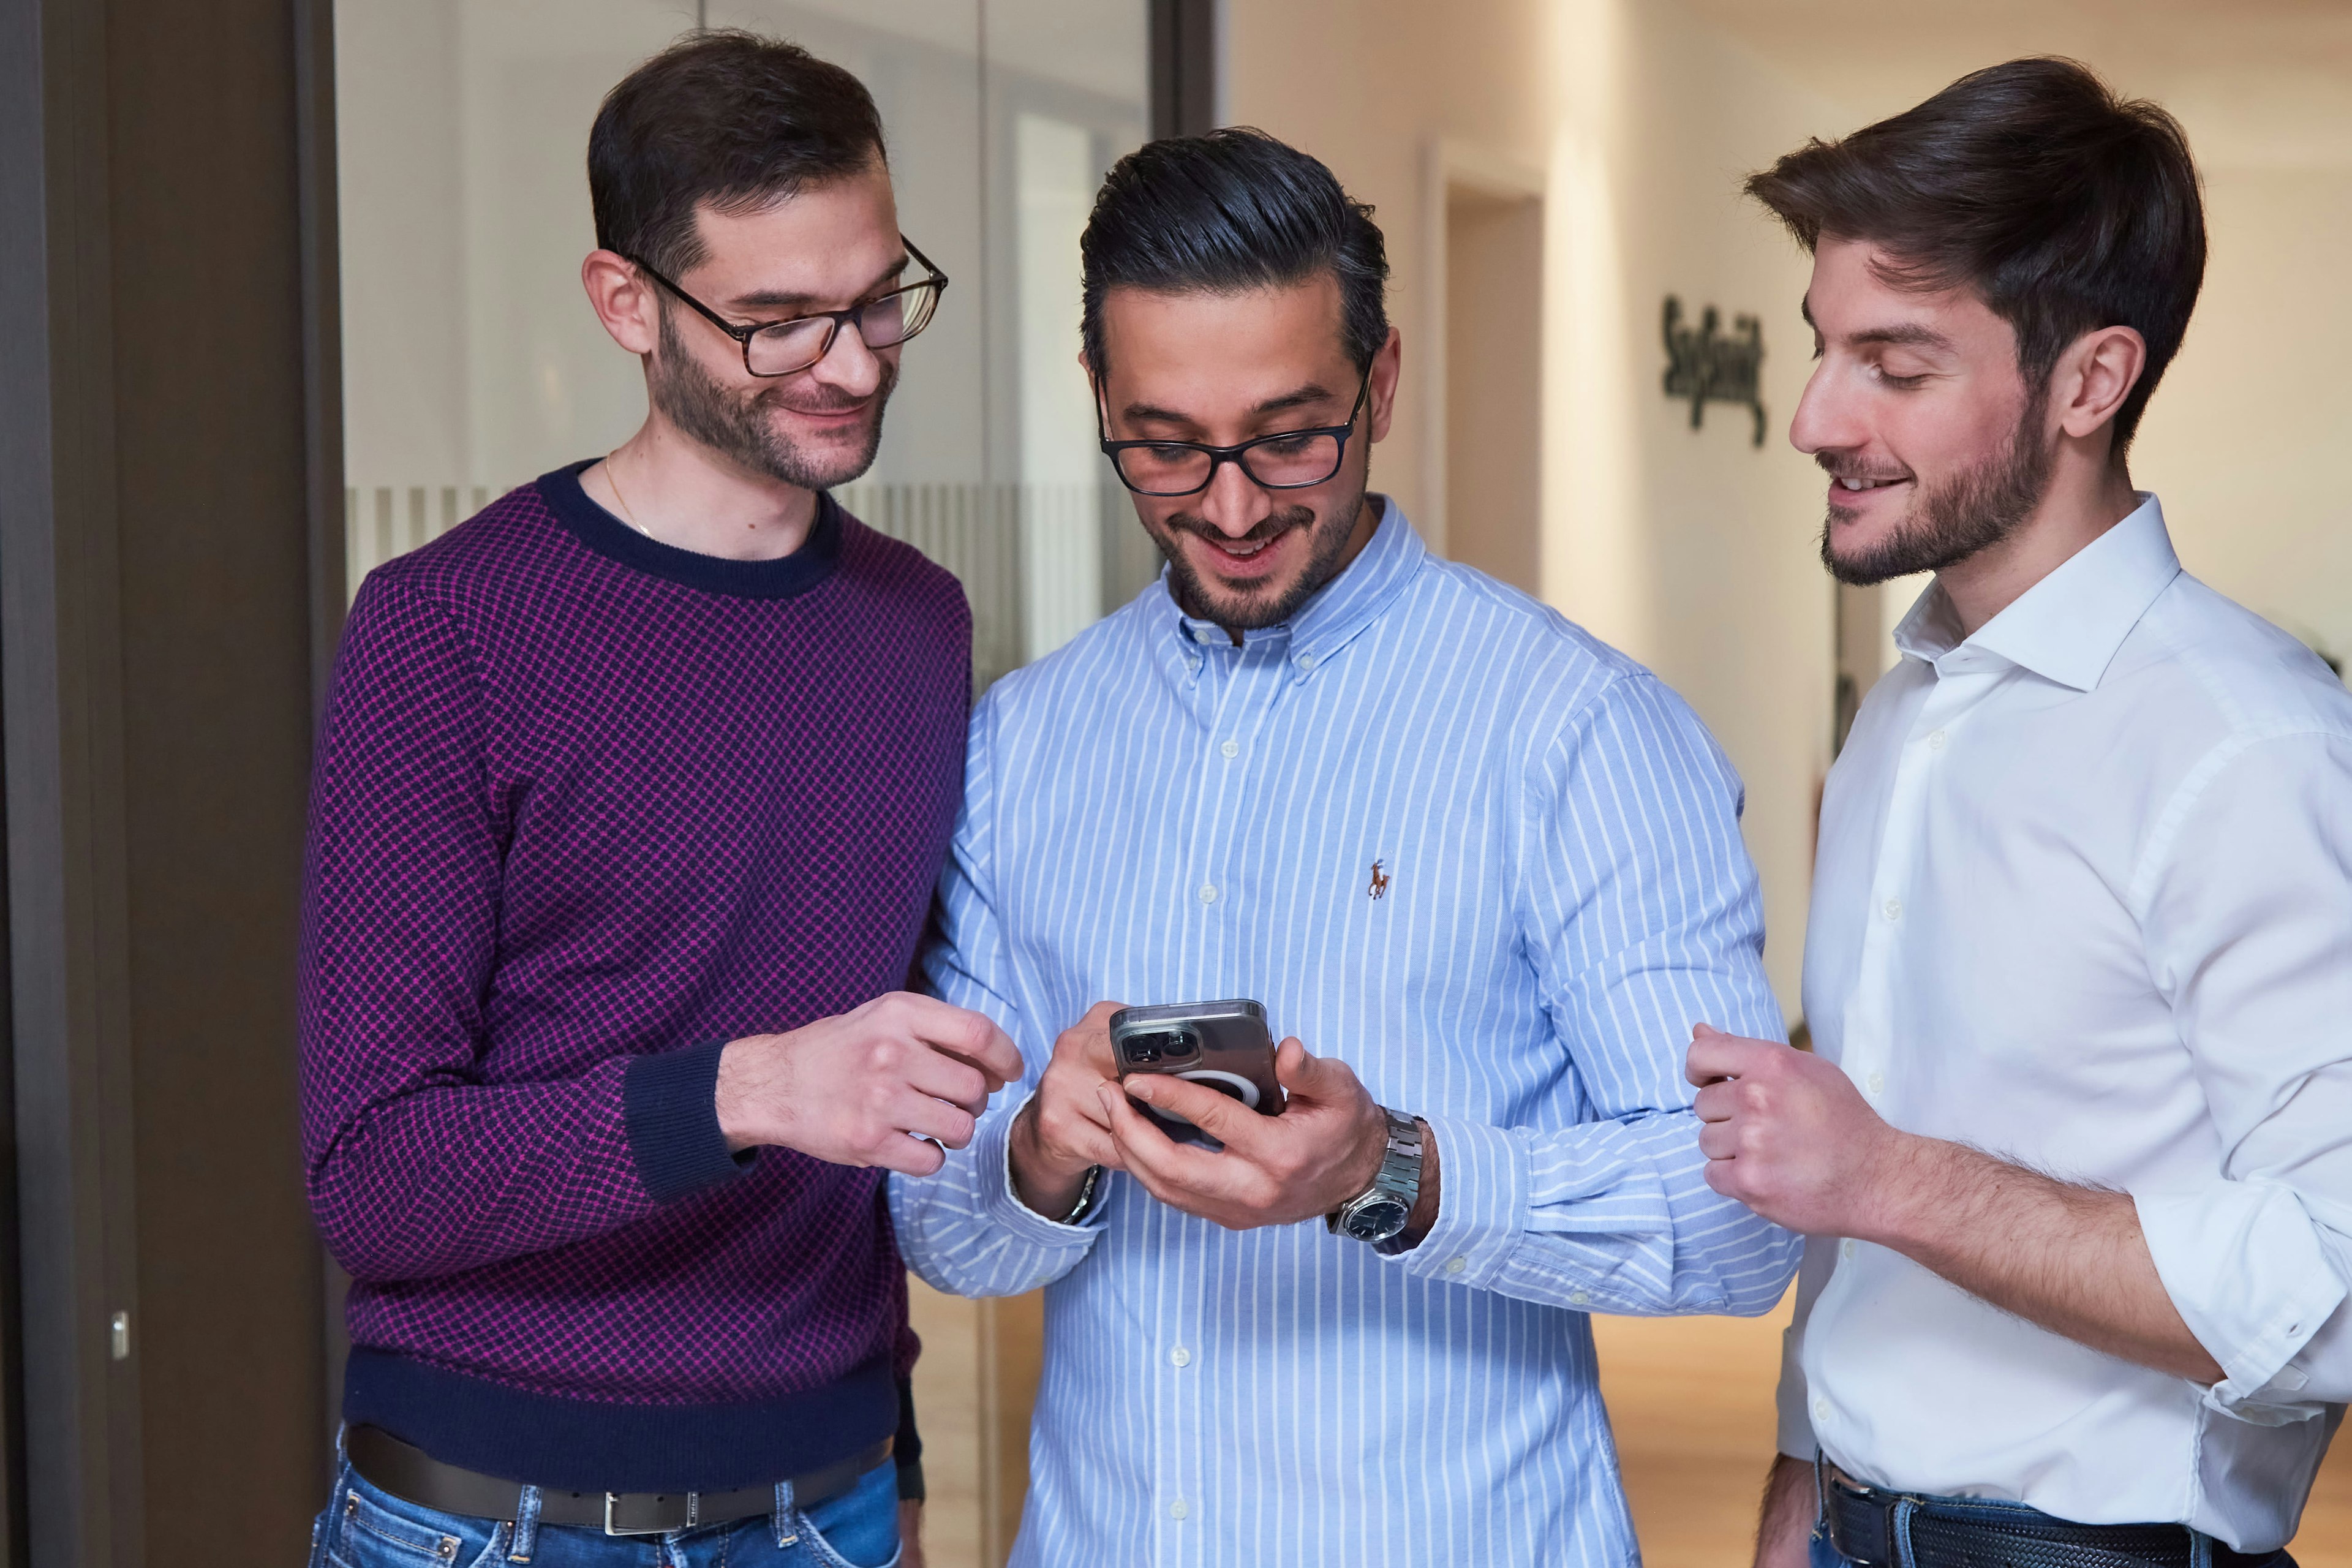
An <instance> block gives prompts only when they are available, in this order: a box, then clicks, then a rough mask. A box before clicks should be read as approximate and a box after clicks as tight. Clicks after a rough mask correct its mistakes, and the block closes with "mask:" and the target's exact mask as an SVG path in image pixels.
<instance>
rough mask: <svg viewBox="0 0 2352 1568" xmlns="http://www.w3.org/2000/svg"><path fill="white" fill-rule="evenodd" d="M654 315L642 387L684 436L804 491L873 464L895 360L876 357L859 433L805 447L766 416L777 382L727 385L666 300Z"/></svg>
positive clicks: (777, 395) (777, 396)
mask: <svg viewBox="0 0 2352 1568" xmlns="http://www.w3.org/2000/svg"><path fill="white" fill-rule="evenodd" d="M661 317H662V321H661V352H660V353H656V354H655V355H654V357H653V360H652V363H651V364H650V366H649V369H650V371H651V374H650V375H649V376H648V377H647V378H646V395H647V397H648V398H649V399H650V401H651V402H652V404H653V405H654V406H655V407H656V409H658V410H660V411H661V414H662V416H663V417H664V418H666V419H667V420H668V421H669V422H670V423H671V424H673V425H675V426H677V427H678V428H679V429H680V430H683V431H684V432H686V434H687V435H688V436H690V437H693V438H694V439H695V440H697V441H698V442H700V443H701V444H702V445H704V446H705V447H709V448H710V449H711V450H712V451H714V452H716V453H718V454H719V456H720V457H722V458H729V459H730V460H732V461H733V462H735V463H738V464H740V465H741V466H742V467H744V468H749V469H751V471H752V472H754V473H761V474H765V475H767V476H768V477H769V478H770V479H780V480H782V482H783V483H785V484H788V485H797V486H799V487H800V488H801V489H804V490H826V489H832V488H833V487H834V486H835V485H845V484H847V483H848V482H849V481H850V480H852V479H856V478H857V476H858V475H860V474H862V473H864V472H865V471H866V469H868V468H872V467H873V466H874V453H875V451H876V449H877V448H878V447H880V446H881V445H882V412H883V410H884V408H885V407H887V405H888V404H889V401H890V393H891V390H892V388H893V387H895V386H896V385H897V384H898V366H897V365H895V364H892V363H889V362H888V361H887V360H885V361H883V362H882V384H881V385H880V386H878V387H877V388H876V389H875V393H874V417H873V420H872V422H871V423H869V424H868V425H867V426H866V432H865V439H864V440H862V441H860V442H859V443H858V444H857V446H856V448H855V449H853V450H851V451H847V452H838V453H831V452H829V453H822V454H820V453H815V452H810V451H808V450H805V449H804V448H803V447H800V446H799V445H797V444H795V443H794V442H793V439H792V438H791V437H788V436H786V435H784V434H783V433H782V432H781V431H779V430H778V429H777V428H776V423H775V420H774V419H773V418H772V416H771V414H770V410H771V408H772V407H773V406H774V405H776V404H778V403H780V402H782V396H783V393H782V388H781V387H777V386H773V385H761V386H760V387H757V388H754V389H753V390H752V391H751V392H750V393H748V394H739V393H734V392H730V391H729V390H728V389H727V388H726V387H724V386H722V385H720V384H719V382H718V381H716V380H714V379H713V378H712V377H711V375H710V373H709V372H708V371H706V370H704V369H703V368H702V366H701V365H700V364H699V363H697V362H696V360H695V358H694V355H693V354H692V353H689V352H688V349H687V346H686V343H685V342H684V340H682V339H681V338H679V336H678V335H677V322H676V321H674V320H673V312H672V311H671V310H669V309H668V308H667V305H665V306H664V308H663V310H662V313H661Z"/></svg>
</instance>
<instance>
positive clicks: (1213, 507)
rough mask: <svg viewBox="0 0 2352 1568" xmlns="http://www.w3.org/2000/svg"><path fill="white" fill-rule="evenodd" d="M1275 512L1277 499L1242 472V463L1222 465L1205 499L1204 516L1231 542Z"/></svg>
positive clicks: (1204, 495)
mask: <svg viewBox="0 0 2352 1568" xmlns="http://www.w3.org/2000/svg"><path fill="white" fill-rule="evenodd" d="M1273 511H1274V498H1273V497H1272V496H1270V495H1268V494H1267V493H1266V492H1265V489H1262V488H1260V486H1259V485H1258V483H1257V482H1256V481H1255V479H1251V478H1250V477H1249V476H1248V475H1247V474H1245V473H1244V472H1242V466H1241V465H1240V464H1239V463H1220V464H1218V465H1217V472H1216V475H1215V477H1214V478H1213V479H1210V480H1209V488H1208V489H1206V490H1204V491H1202V495H1201V516H1202V518H1204V519H1206V520H1207V521H1208V522H1209V524H1210V525H1211V526H1212V527H1213V528H1215V529H1216V530H1217V531H1219V532H1220V533H1223V535H1224V536H1225V537H1226V538H1228V539H1239V538H1240V537H1242V535H1244V534H1245V533H1247V532H1248V531H1250V530H1251V529H1253V528H1255V527H1256V526H1257V525H1258V524H1259V523H1261V522H1264V521H1265V520H1266V519H1267V517H1269V516H1270V515H1272V513H1273Z"/></svg>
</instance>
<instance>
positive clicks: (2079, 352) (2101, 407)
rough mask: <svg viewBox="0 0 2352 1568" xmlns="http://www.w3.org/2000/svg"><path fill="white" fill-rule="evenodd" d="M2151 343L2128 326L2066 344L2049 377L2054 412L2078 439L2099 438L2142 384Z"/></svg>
mask: <svg viewBox="0 0 2352 1568" xmlns="http://www.w3.org/2000/svg"><path fill="white" fill-rule="evenodd" d="M2146 370H2147V339H2146V338H2143V337H2141V336H2140V335H2139V333H2137V331H2133V330H2132V329H2131V328H2129V327H2101V328H2100V329H2098V330H2097V331H2091V332H2084V334H2083V335H2082V336H2081V337H2079V338H2076V339H2075V340H2074V342H2072V343H2070V344H2068V345H2067V348H2066V352H2065V353H2063V354H2061V355H2059V357H2058V364H2057V367H2056V368H2055V370H2053V373H2052V374H2051V383H2050V402H2051V412H2052V413H2053V414H2054V415H2056V416H2057V418H2058V427H2059V428H2060V429H2062V430H2063V431H2064V432H2065V433H2066V434H2067V435H2068V436H2070V437H2074V439H2075V440H2078V441H2079V440H2083V439H2084V438H2085V437H2090V436H2092V435H2095V434H2096V433H2097V431H2098V430H2099V428H2100V427H2101V426H2104V425H2106V424H2107V423H2108V422H2109V421H2111V420H2113V419H2114V418H2115V416H2116V410H2117V409H2119V408H2121V407H2122V406H2123V405H2124V399H2126V397H2129V396H2130V395H2131V390H2132V388H2133V387H2135V386H2137V385H2138V384H2139V378H2140V376H2141V374H2143V373H2144V372H2146Z"/></svg>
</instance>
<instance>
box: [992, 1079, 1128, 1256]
mask: <svg viewBox="0 0 2352 1568" xmlns="http://www.w3.org/2000/svg"><path fill="white" fill-rule="evenodd" d="M1036 1098H1037V1092H1036V1090H1034V1089H1032V1090H1030V1091H1029V1100H1034V1099H1036ZM1029 1100H1023V1101H1022V1102H1021V1103H1020V1104H1019V1105H1017V1106H1015V1107H1013V1112H1012V1114H1011V1115H1009V1116H993V1117H990V1118H989V1119H988V1120H987V1121H983V1122H982V1124H981V1129H980V1135H979V1136H978V1137H977V1138H976V1139H974V1140H973V1142H974V1144H975V1147H974V1149H973V1151H972V1152H973V1155H974V1156H975V1163H976V1164H977V1165H978V1167H979V1171H978V1174H979V1177H980V1184H981V1200H980V1203H981V1210H982V1213H984V1214H985V1215H987V1216H988V1217H989V1219H991V1220H992V1221H993V1222H994V1223H995V1224H997V1225H1000V1226H1003V1227H1004V1228H1005V1229H1006V1230H1009V1231H1011V1232H1012V1233H1013V1235H1014V1236H1016V1237H1020V1238H1021V1239H1022V1240H1024V1241H1025V1242H1028V1243H1030V1244H1031V1245H1032V1246H1035V1247H1077V1248H1083V1247H1092V1246H1093V1245H1094V1240H1095V1237H1097V1236H1099V1235H1101V1234H1102V1228H1103V1210H1104V1207H1105V1203H1104V1199H1105V1197H1106V1195H1107V1194H1106V1188H1107V1187H1108V1184H1109V1181H1110V1173H1109V1172H1108V1171H1106V1172H1104V1173H1103V1174H1102V1177H1101V1179H1100V1180H1099V1181H1097V1183H1096V1184H1095V1201H1094V1206H1093V1207H1091V1208H1090V1209H1088V1210H1087V1213H1086V1215H1084V1216H1083V1217H1082V1218H1081V1219H1080V1220H1079V1222H1078V1223H1077V1224H1076V1225H1064V1224H1063V1223H1062V1222H1061V1221H1059V1220H1053V1219H1047V1218H1046V1217H1045V1215H1041V1214H1039V1213H1038V1212H1037V1211H1036V1210H1035V1209H1033V1208H1031V1207H1030V1206H1029V1205H1027V1204H1024V1203H1023V1202H1022V1201H1021V1194H1018V1193H1016V1192H1014V1191H1013V1123H1014V1122H1016V1121H1020V1120H1021V1113H1022V1111H1024V1110H1027V1109H1028V1105H1029Z"/></svg>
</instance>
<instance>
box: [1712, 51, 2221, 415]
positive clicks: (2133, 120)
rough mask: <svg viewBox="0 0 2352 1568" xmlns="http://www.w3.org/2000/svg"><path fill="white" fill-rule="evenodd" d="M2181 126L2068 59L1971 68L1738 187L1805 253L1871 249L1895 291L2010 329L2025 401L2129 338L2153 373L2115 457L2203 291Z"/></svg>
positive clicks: (2200, 217)
mask: <svg viewBox="0 0 2352 1568" xmlns="http://www.w3.org/2000/svg"><path fill="white" fill-rule="evenodd" d="M2197 185H2198V182H2197V165H2196V163H2194V162H2193V161H2192V160H2191V159H2190V157H2189V140H2188V138H2187V137H2186V136H2184V135H2183V134H2182V133H2181V130H2180V125H2179V121H2175V120H2174V119H2173V118H2172V116H2171V115H2169V114H2168V113H2166V112H2165V111H2164V110H2162V109H2160V108H2158V106H2157V105H2155V104H2153V103H2149V102H2147V101H2146V100H2125V99H2122V98H2118V97H2117V96H2116V94H2115V92H2114V91H2112V90H2111V89H2109V88H2108V87H2107V85H2106V84H2105V82H2103V81H2101V80H2100V79H2098V78H2097V77H2096V76H2095V75H2093V74H2092V72H2091V71H2090V70H2089V68H2086V67H2084V66H2082V65H2080V64H2078V63H2076V62H2075V61H2074V60H2067V59H2056V58H2035V59H2021V60H2011V61H2010V62H2009V63H2008V64H2006V65H1998V66H1991V67H1988V68H1986V69H1983V70H1980V71H1975V72H1972V73H1970V74H1969V75H1968V76H1964V77H1962V78H1961V79H1959V80H1958V81H1956V82H1954V83H1952V85H1951V86H1949V87H1948V88H1946V89H1944V90H1943V91H1941V92H1939V93H1937V95H1936V96H1935V97H1933V98H1931V99H1929V100H1927V102H1925V103H1922V104H1920V105H1919V106H1918V107H1917V108H1916V109H1912V110H1906V112H1904V113H1902V114H1898V115H1896V116H1895V117H1894V118H1893V119H1891V120H1882V121H1879V122H1878V123H1877V124H1875V125H1871V126H1866V127H1864V129H1862V130H1860V131H1857V132H1854V133H1853V135H1851V136H1848V137H1846V138H1845V139H1844V140H1843V141H1840V142H1822V141H1818V140H1816V141H1812V142H1807V143H1806V144H1805V145H1804V146H1803V147H1802V148H1801V149H1799V150H1798V151H1796V152H1794V153H1790V154H1789V155H1788V156H1786V157H1784V158H1782V159H1781V160H1780V162H1779V163H1775V164H1773V165H1772V166H1771V167H1770V168H1769V169H1767V170H1765V171H1763V172H1762V173H1761V174H1753V175H1751V176H1749V178H1748V195H1752V196H1754V197H1755V198H1756V199H1757V200H1758V201H1760V202H1762V203H1763V204H1764V205H1766V206H1768V207H1769V208H1771V209H1772V211H1773V212H1774V213H1775V214H1776V215H1778V216H1779V217H1780V221H1781V222H1783V223H1785V224H1787V225H1788V226H1789V231H1790V233H1791V234H1794V235H1795V236H1796V237H1797V238H1798V240H1799V241H1800V242H1801V243H1802V244H1803V245H1804V247H1805V248H1806V249H1808V250H1811V249H1812V248H1814V247H1816V246H1818V245H1819V244H1820V242H1821V241H1822V239H1823V238H1824V237H1827V238H1830V239H1840V240H1858V241H1862V242H1864V243H1866V244H1869V245H1872V246H1874V247H1877V248H1878V249H1880V250H1881V251H1883V252H1884V253H1885V258H1886V262H1885V265H1883V266H1882V267H1881V268H1880V275H1881V276H1882V277H1883V278H1885V280H1886V281H1888V282H1889V283H1891V284H1894V285H1895V286H1896V287H1900V288H1912V289H1950V288H1958V287H1966V288H1968V289H1972V290H1974V291H1975V293H1976V294H1977V296H1978V297H1979V299H1981V300H1984V302H1985V304H1986V305H1987V306H1988V307H1989V308H1990V310H1992V312H1993V313H1994V314H1995V315H1998V316H2000V318H2001V319H2002V320H2004V321H2008V322H2009V323H2010V325H2011V327H2012V328H2013V329H2014V330H2015V331H2016V333H2017V361H2018V369H2019V370H2020V372H2021V374H2023V375H2024V377H2025V380H2026V384H2027V385H2028V386H2029V387H2040V386H2042V385H2044V384H2046V383H2047V382H2048V379H2049V376H2050V373H2051V371H2052V370H2053V368H2054V367H2055V366H2056V365H2057V363H2058V356H2059V354H2060V353H2063V352H2064V350H2065V348H2066V345H2067V344H2069V343H2071V342H2074V340H2075V339H2076V338H2079V337H2081V336H2082V335H2083V334H2084V332H2088V331H2096V330H2097V329H2099V328H2101V327H2115V326H2122V327H2130V328H2132V329H2133V330H2134V331H2137V332H2138V333H2139V335H2140V336H2141V337H2143V338H2145V339H2147V369H2146V370H2145V371H2143V372H2142V373H2141V374H2140V378H2139V383H2138V384H2137V385H2136V386H2134V387H2133V388H2132V391H2131V395H2129V396H2128V397H2126V398H2125V400H2124V403H2123V406H2122V407H2121V408H2119V409H2117V410H2116V419H2115V445H2114V447H2113V454H2114V457H2115V458H2116V460H2117V461H2121V460H2122V458H2123V454H2124V451H2125V448H2126V447H2128V446H2129V445H2130V444H2131V438H2132V433H2133V431H2134V430H2135V429H2137V426H2138V425H2139V416H2140V414H2141V412H2142V410H2144V409H2145V408H2147V400H2148V397H2149V395H2151V394H2153V393H2154V392H2155V391H2156V384H2157V382H2158V380H2160V379H2161V378H2162V377H2163V374H2164V370H2165V366H2166V365H2168V364H2169V363H2171V362H2172V356H2173V355H2174V354H2175V353H2178V352H2179V348H2180V340H2181V337H2182V335H2183V334H2184V333H2185V332H2187V331H2188V330H2189V312H2190V311H2191V310H2194V309H2195V308H2196V304H2197V290H2198V287H2199V285H2200V284H2201V283H2202V282H2203V281H2204V278H2205V213H2204V207H2203V205H2202V203H2201V202H2200V199H2199V195H2198V188H2197Z"/></svg>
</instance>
